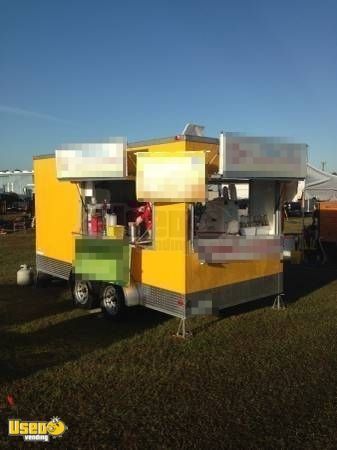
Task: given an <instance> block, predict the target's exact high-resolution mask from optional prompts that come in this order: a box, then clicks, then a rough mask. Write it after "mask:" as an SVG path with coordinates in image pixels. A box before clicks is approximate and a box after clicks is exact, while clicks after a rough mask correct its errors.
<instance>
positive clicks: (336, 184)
mask: <svg viewBox="0 0 337 450" xmlns="http://www.w3.org/2000/svg"><path fill="white" fill-rule="evenodd" d="M303 192H304V198H305V199H306V200H310V199H312V198H314V197H315V198H316V199H317V200H335V201H337V176H336V175H332V174H331V173H328V172H324V171H323V170H320V169H317V168H316V167H313V166H311V165H310V164H308V165H307V176H306V178H305V187H304V191H303Z"/></svg>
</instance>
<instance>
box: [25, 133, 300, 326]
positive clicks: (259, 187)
mask: <svg viewBox="0 0 337 450" xmlns="http://www.w3.org/2000/svg"><path fill="white" fill-rule="evenodd" d="M306 152H307V150H306V145H303V144H289V143H285V142H280V141H275V140H273V139H270V138H269V139H267V138H248V137H242V136H238V135H234V134H230V133H225V134H221V135H220V139H214V138H206V137H202V136H190V135H181V136H175V137H172V138H166V139H158V140H150V141H144V142H138V143H133V144H128V145H127V144H126V142H125V141H122V140H116V141H115V142H109V143H105V144H82V145H77V146H75V145H72V146H69V147H67V148H62V149H61V150H57V151H56V152H55V155H54V154H53V155H47V156H41V157H36V158H34V171H35V190H36V266H37V271H38V273H47V274H50V275H52V276H55V277H60V278H64V279H67V280H69V281H70V282H71V286H72V291H73V295H74V300H75V303H76V304H77V305H78V306H82V307H93V306H95V305H98V304H100V305H101V307H102V309H103V311H104V313H105V314H106V315H107V316H108V317H112V318H113V317H117V316H118V315H119V314H120V313H121V312H122V310H123V308H124V306H132V305H136V304H141V305H144V306H146V307H149V308H152V309H156V310H159V311H162V312H165V313H168V314H171V315H173V316H176V317H180V318H182V319H185V318H187V317H189V316H191V315H195V314H211V313H214V312H217V311H218V310H220V309H223V308H226V307H228V306H232V305H236V304H239V303H243V302H247V301H251V300H254V299H257V298H261V297H266V296H270V295H275V296H278V295H279V294H281V293H282V291H283V285H282V273H283V266H282V259H281V253H282V242H281V227H280V222H281V217H280V211H281V209H282V204H283V201H284V200H286V198H283V196H284V193H285V192H287V186H289V185H290V184H291V183H293V182H294V180H297V179H303V178H304V177H305V175H306ZM241 183H242V184H244V185H247V184H248V185H249V199H247V208H245V210H243V209H242V208H241V209H239V207H238V205H237V201H236V200H237V199H236V194H235V185H238V184H241ZM212 186H213V187H214V186H220V187H221V188H219V189H218V192H219V196H218V198H214V189H212V188H211V187H212ZM224 186H225V189H223V187H224ZM226 186H228V190H229V192H230V195H227V194H226ZM215 191H216V189H215ZM209 192H211V193H212V200H208V193H209ZM221 195H222V196H221ZM144 201H146V202H151V204H152V211H153V217H152V233H151V234H150V233H148V234H147V235H146V236H145V237H144V236H143V237H141V236H140V237H138V239H137V240H136V241H133V239H131V236H125V233H123V232H124V230H127V229H128V223H129V222H133V221H134V218H135V208H136V207H137V206H139V202H144ZM93 211H94V212H93ZM229 212H230V214H232V217H231V218H230V219H231V220H230V219H226V217H229V216H230V215H228V214H229ZM233 212H234V216H233ZM235 214H237V215H236V216H235ZM226 215H227V216H226ZM100 218H101V219H100ZM112 218H113V223H112V222H111V223H112V225H111V223H110V221H111V220H112ZM233 218H234V220H232V219H233ZM116 220H117V225H116ZM108 222H109V223H110V225H111V226H109V223H108ZM118 227H119V228H118ZM117 231H118V233H117ZM120 231H122V233H120ZM145 234H146V233H145ZM130 241H132V242H130Z"/></svg>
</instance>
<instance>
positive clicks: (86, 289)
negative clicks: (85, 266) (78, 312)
mask: <svg viewBox="0 0 337 450" xmlns="http://www.w3.org/2000/svg"><path fill="white" fill-rule="evenodd" d="M71 292H72V296H73V302H74V305H75V306H77V307H78V308H83V309H93V308H96V306H97V297H96V296H95V293H94V291H93V289H92V286H91V283H90V282H89V281H83V280H75V281H74V282H73V283H72V286H71Z"/></svg>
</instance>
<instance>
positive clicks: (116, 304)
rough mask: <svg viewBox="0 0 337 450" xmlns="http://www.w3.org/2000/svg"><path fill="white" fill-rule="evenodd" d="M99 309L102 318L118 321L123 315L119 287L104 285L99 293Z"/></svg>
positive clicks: (122, 296)
mask: <svg viewBox="0 0 337 450" xmlns="http://www.w3.org/2000/svg"><path fill="white" fill-rule="evenodd" d="M101 308H102V312H103V314H104V317H105V318H107V319H109V320H119V319H120V318H122V317H123V315H124V313H125V302H124V295H123V290H122V289H121V288H120V286H116V285H114V284H106V285H105V286H103V287H102V291H101Z"/></svg>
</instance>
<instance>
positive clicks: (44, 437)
mask: <svg viewBox="0 0 337 450" xmlns="http://www.w3.org/2000/svg"><path fill="white" fill-rule="evenodd" d="M67 429H68V427H67V425H66V424H65V423H64V422H62V420H61V419H60V418H59V417H52V418H51V419H50V421H49V422H43V421H28V420H21V419H9V420H8V435H9V436H22V437H23V440H24V441H43V442H49V440H50V438H53V439H56V438H59V437H62V436H63V434H64V432H65V431H66V430H67Z"/></svg>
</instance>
